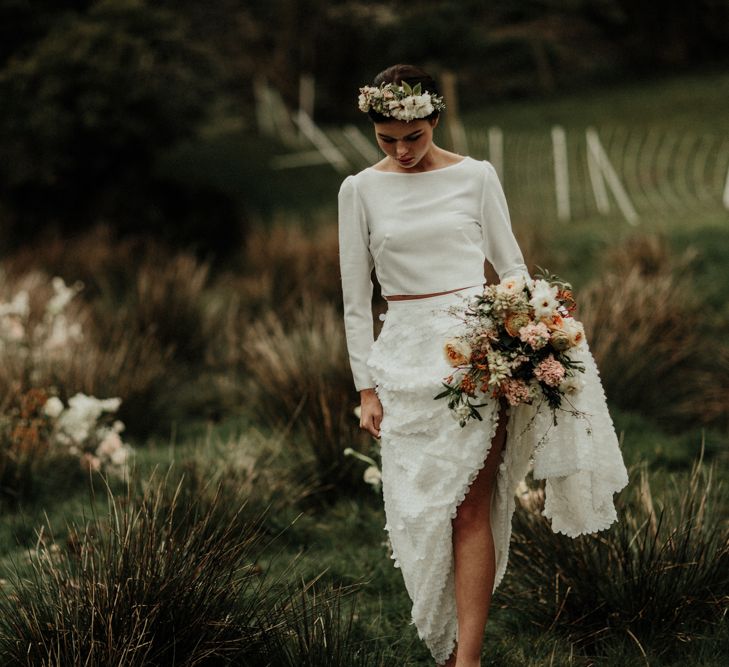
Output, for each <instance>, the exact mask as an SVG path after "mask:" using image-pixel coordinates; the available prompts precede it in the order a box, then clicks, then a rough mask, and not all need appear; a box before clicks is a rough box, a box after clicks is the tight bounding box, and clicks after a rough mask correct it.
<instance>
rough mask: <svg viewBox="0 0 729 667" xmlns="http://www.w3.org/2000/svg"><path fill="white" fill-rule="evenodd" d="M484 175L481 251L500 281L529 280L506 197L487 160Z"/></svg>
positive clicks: (494, 171) (496, 175)
mask: <svg viewBox="0 0 729 667" xmlns="http://www.w3.org/2000/svg"><path fill="white" fill-rule="evenodd" d="M483 162H484V163H485V164H486V168H487V173H486V178H485V181H484V189H483V193H482V197H483V199H482V201H481V214H482V216H481V217H482V220H481V222H482V231H483V251H484V254H485V255H486V259H488V261H489V262H491V265H492V266H493V267H494V269H495V270H496V273H498V275H499V280H504V279H505V278H512V277H514V276H517V275H519V274H522V275H524V276H525V277H526V278H529V270H528V269H527V266H526V264H525V263H524V257H523V255H522V252H521V249H520V248H519V244H518V243H517V241H516V238H515V237H514V233H513V231H512V229H511V218H510V216H509V207H508V205H507V203H506V196H505V195H504V190H503V188H502V187H501V183H500V181H499V176H498V174H497V173H496V169H494V166H493V165H492V164H491V163H490V162H488V161H487V160H484V161H483Z"/></svg>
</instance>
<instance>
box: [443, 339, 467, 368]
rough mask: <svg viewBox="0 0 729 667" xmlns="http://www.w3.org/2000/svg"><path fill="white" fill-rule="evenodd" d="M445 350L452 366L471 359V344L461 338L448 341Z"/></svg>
mask: <svg viewBox="0 0 729 667" xmlns="http://www.w3.org/2000/svg"><path fill="white" fill-rule="evenodd" d="M443 352H444V354H445V358H446V361H447V362H448V363H449V364H450V365H451V366H463V365H465V364H468V363H469V362H470V361H471V346H470V345H469V344H468V343H467V342H466V341H465V340H463V339H460V338H453V339H451V340H449V341H447V342H446V344H445V347H444V348H443Z"/></svg>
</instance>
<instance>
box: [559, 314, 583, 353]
mask: <svg viewBox="0 0 729 667" xmlns="http://www.w3.org/2000/svg"><path fill="white" fill-rule="evenodd" d="M562 331H564V332H565V334H567V337H568V339H569V343H570V347H575V346H577V345H579V344H580V343H581V342H582V341H583V340H584V339H585V327H584V326H583V325H582V322H579V321H578V320H576V319H575V318H574V317H565V318H563V320H562Z"/></svg>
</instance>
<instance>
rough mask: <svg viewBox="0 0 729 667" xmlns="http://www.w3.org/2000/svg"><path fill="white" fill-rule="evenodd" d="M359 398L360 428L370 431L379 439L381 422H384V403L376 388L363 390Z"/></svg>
mask: <svg viewBox="0 0 729 667" xmlns="http://www.w3.org/2000/svg"><path fill="white" fill-rule="evenodd" d="M359 397H360V417H359V427H360V428H363V429H365V430H366V431H369V432H370V433H371V434H372V435H373V436H375V438H379V437H380V422H381V421H382V403H380V399H379V397H378V396H377V394H376V393H375V389H374V387H372V388H369V389H362V390H361V391H360V392H359Z"/></svg>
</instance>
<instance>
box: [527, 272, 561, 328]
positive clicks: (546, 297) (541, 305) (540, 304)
mask: <svg viewBox="0 0 729 667" xmlns="http://www.w3.org/2000/svg"><path fill="white" fill-rule="evenodd" d="M557 292H558V288H557V286H556V285H550V284H549V283H548V282H547V281H546V280H535V281H534V289H533V290H532V298H531V299H529V305H531V307H532V308H534V316H535V317H536V318H537V319H539V318H540V317H551V316H552V314H553V313H554V311H555V310H556V309H557V306H559V301H557Z"/></svg>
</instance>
